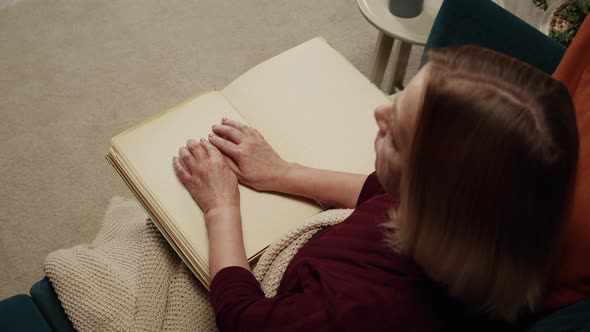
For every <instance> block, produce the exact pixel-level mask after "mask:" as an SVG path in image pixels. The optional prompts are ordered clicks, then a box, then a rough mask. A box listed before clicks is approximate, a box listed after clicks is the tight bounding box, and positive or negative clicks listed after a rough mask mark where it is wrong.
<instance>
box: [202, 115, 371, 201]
mask: <svg viewBox="0 0 590 332" xmlns="http://www.w3.org/2000/svg"><path fill="white" fill-rule="evenodd" d="M212 129H213V134H210V135H209V141H210V142H211V144H213V145H214V146H215V147H217V148H218V149H219V150H220V151H221V152H222V153H223V154H224V156H225V157H226V160H227V162H228V164H229V166H230V167H231V169H232V170H233V171H234V172H235V173H236V175H237V176H238V179H239V181H240V182H241V183H243V184H245V185H248V186H250V187H252V188H254V189H256V190H262V191H277V192H282V193H287V194H292V195H297V196H304V197H307V198H311V199H315V200H318V201H320V202H322V203H323V204H324V205H327V206H333V207H343V208H354V207H355V206H356V201H357V198H358V195H359V193H360V191H361V188H362V186H363V183H364V181H365V179H366V178H367V176H366V175H361V174H352V173H344V172H336V171H328V170H321V169H315V168H311V167H306V166H302V165H299V164H296V163H289V162H286V161H285V160H283V159H282V158H281V157H280V156H279V155H278V154H277V152H276V151H275V150H274V149H273V148H272V147H271V146H270V144H269V143H268V142H267V141H266V140H265V139H264V137H262V135H261V134H260V133H259V132H258V131H256V130H255V129H254V128H252V127H249V126H246V125H243V124H241V123H239V122H235V121H231V120H228V119H225V118H224V119H222V121H221V124H220V125H213V128H212Z"/></svg>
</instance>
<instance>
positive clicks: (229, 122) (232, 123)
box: [221, 118, 247, 131]
mask: <svg viewBox="0 0 590 332" xmlns="http://www.w3.org/2000/svg"><path fill="white" fill-rule="evenodd" d="M221 124H223V125H226V126H230V127H234V128H236V129H238V130H240V131H241V130H242V129H244V128H246V127H247V126H246V125H245V124H242V123H240V122H238V121H233V120H230V119H227V118H222V119H221Z"/></svg>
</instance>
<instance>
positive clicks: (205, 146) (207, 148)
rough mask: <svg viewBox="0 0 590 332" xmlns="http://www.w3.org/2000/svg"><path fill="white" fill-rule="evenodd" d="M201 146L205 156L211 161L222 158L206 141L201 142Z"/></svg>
mask: <svg viewBox="0 0 590 332" xmlns="http://www.w3.org/2000/svg"><path fill="white" fill-rule="evenodd" d="M201 146H202V147H203V149H204V150H205V151H207V155H209V158H211V159H219V158H222V154H221V152H220V151H219V150H218V149H217V148H216V147H215V146H213V144H211V143H209V142H208V141H207V140H201Z"/></svg>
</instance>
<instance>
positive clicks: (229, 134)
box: [211, 124, 244, 144]
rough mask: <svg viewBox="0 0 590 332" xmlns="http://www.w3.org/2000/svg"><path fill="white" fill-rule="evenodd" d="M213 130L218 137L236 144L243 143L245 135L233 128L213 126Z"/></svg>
mask: <svg viewBox="0 0 590 332" xmlns="http://www.w3.org/2000/svg"><path fill="white" fill-rule="evenodd" d="M211 129H212V130H213V132H214V133H215V135H217V136H221V137H224V138H225V139H227V140H229V141H232V142H233V143H235V144H240V143H242V136H243V135H244V133H242V132H241V131H240V130H238V129H236V128H234V127H232V126H228V125H223V124H221V125H213V126H212V127H211Z"/></svg>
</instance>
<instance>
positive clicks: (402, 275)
mask: <svg viewBox="0 0 590 332" xmlns="http://www.w3.org/2000/svg"><path fill="white" fill-rule="evenodd" d="M397 206H398V201H397V200H396V199H394V198H392V197H391V196H390V195H388V194H386V193H385V192H384V190H383V188H382V187H381V185H380V184H379V181H378V179H377V177H376V175H375V173H373V174H371V175H370V176H369V177H368V178H367V180H366V181H365V184H364V185H363V188H362V190H361V193H360V195H359V199H358V202H357V208H356V209H355V211H354V212H353V213H352V214H351V215H350V216H349V217H348V218H347V219H346V220H345V221H343V222H342V223H340V224H337V225H335V226H332V227H330V228H328V229H326V230H324V231H322V232H320V233H319V234H317V235H316V236H314V237H313V238H312V239H311V240H309V241H308V242H307V243H306V244H305V245H304V246H303V247H302V248H301V249H300V250H299V252H298V253H297V254H296V255H295V257H294V258H293V260H292V261H291V263H290V264H289V266H288V268H287V270H286V271H285V274H284V275H283V278H282V280H281V283H280V286H279V288H278V291H277V295H276V296H274V297H272V298H266V297H265V296H264V293H263V292H262V290H261V288H260V285H259V283H258V281H256V279H255V278H254V276H253V275H252V273H250V272H249V271H248V270H246V269H244V268H241V267H236V266H233V267H227V268H224V269H222V270H221V271H219V272H218V273H217V275H216V276H215V278H214V279H213V281H212V283H211V302H212V305H213V310H214V312H215V317H216V320H217V326H218V327H219V329H220V330H221V331H238V330H241V331H292V330H308V331H316V330H321V331H332V330H339V331H381V330H388V331H440V330H452V331H457V330H471V329H472V328H475V330H482V324H483V326H486V327H488V328H490V327H491V326H492V325H493V324H490V323H491V322H490V321H487V320H486V319H485V318H483V317H481V316H480V315H478V314H477V313H475V312H472V311H470V310H467V309H466V307H465V306H462V305H460V304H459V303H457V302H456V301H453V300H452V299H450V298H449V297H448V296H447V295H446V293H445V290H444V288H443V287H441V286H439V285H437V284H436V283H434V282H432V281H431V280H429V279H428V278H427V277H426V276H425V275H424V273H423V272H422V271H421V269H420V267H419V266H418V265H417V264H416V263H414V262H413V261H412V260H411V259H410V258H409V257H407V256H404V255H401V254H399V253H396V252H394V251H393V250H391V249H390V248H388V247H387V246H386V245H385V242H384V235H383V234H384V233H383V228H382V226H381V224H382V223H383V222H384V221H385V220H386V219H387V217H388V216H387V215H388V211H389V209H390V208H392V207H395V208H397ZM475 326H477V327H475Z"/></svg>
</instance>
